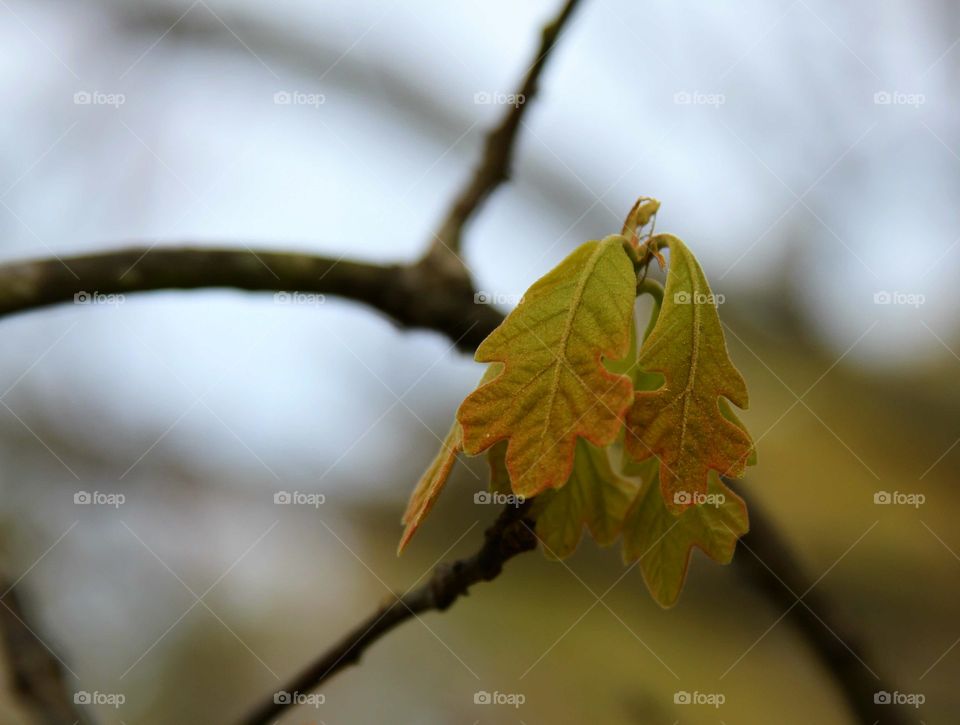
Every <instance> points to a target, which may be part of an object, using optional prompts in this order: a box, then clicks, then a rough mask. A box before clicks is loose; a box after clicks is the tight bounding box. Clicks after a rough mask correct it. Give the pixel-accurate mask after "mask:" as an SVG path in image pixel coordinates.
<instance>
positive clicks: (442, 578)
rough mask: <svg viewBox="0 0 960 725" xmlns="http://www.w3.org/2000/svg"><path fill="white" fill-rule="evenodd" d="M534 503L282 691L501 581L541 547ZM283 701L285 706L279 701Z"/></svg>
mask: <svg viewBox="0 0 960 725" xmlns="http://www.w3.org/2000/svg"><path fill="white" fill-rule="evenodd" d="M529 505H530V504H529V503H524V504H521V505H520V506H508V507H506V508H505V509H504V510H503V511H502V512H501V514H500V516H499V518H497V520H496V521H495V522H494V524H493V525H492V526H491V527H490V528H489V529H487V531H486V533H485V535H484V541H483V546H482V547H480V550H479V551H477V552H476V553H475V554H473V555H472V556H470V557H468V558H466V559H461V560H459V561H455V562H453V563H452V564H441V565H440V566H438V567H437V568H436V569H435V570H434V571H433V575H432V576H431V578H430V580H429V581H428V582H427V583H426V584H424V585H423V586H421V587H419V588H418V589H414V590H412V591H410V592H408V593H407V594H404V595H403V596H397V597H396V598H395V599H394V601H392V602H390V603H389V604H387V605H385V606H383V607H381V608H380V609H379V610H378V611H377V612H375V613H374V614H373V615H371V616H370V617H368V618H367V619H366V620H364V621H363V622H361V623H360V624H359V625H358V626H357V627H355V628H354V629H353V631H351V632H350V633H349V634H347V635H346V636H345V637H343V638H342V639H341V640H340V641H339V642H337V644H335V645H334V646H333V647H331V648H330V649H328V650H327V651H326V652H325V653H324V654H323V655H322V656H321V657H320V659H318V660H317V661H316V662H314V663H313V664H312V665H310V666H309V667H307V668H306V669H305V670H304V671H303V672H302V673H300V674H299V675H298V676H297V677H296V678H295V679H294V680H293V681H291V682H290V683H288V684H287V685H286V686H285V687H284V688H283V691H284V692H288V693H295V692H310V691H311V690H315V689H316V688H317V687H319V686H320V685H321V684H322V683H323V682H325V681H326V680H327V679H328V678H329V677H331V676H332V675H334V674H335V673H337V672H339V671H340V670H341V669H343V668H344V667H346V666H348V665H352V664H356V663H357V662H358V661H359V659H360V657H361V656H362V655H363V653H364V651H365V650H366V649H367V647H369V646H370V645H372V644H373V643H374V642H376V641H377V640H378V639H380V638H381V637H382V636H383V635H385V634H386V633H387V632H390V631H391V630H392V629H393V628H394V627H396V626H398V625H400V624H402V623H403V622H405V621H407V620H408V619H410V618H412V617H415V616H417V615H419V614H422V613H423V612H426V611H429V610H437V611H443V610H445V609H447V608H448V607H450V606H451V605H452V604H453V603H454V602H455V601H456V600H457V599H458V598H460V597H461V596H463V595H465V594H466V593H467V590H468V589H469V588H470V587H471V586H473V585H474V584H476V583H477V582H482V581H491V580H493V579H495V578H496V577H498V576H499V575H500V572H501V571H502V570H503V565H504V564H505V563H506V562H507V561H509V560H510V559H512V558H513V557H514V556H516V555H517V554H521V553H523V552H525V551H530V550H531V549H534V548H536V545H537V539H536V536H535V534H534V533H533V529H532V528H531V524H532V522H530V521H527V520H526V519H525V518H524V517H525V515H526V512H527V509H528V507H529ZM278 699H279V700H281V702H277V700H278ZM290 704H291V703H289V702H288V701H287V699H284V698H276V697H273V696H271V699H270V700H269V701H265V702H264V703H263V704H262V705H261V706H259V707H258V708H257V709H256V710H255V711H254V712H253V713H251V714H250V715H249V716H248V717H247V718H246V719H245V720H244V721H243V722H244V723H245V725H261V724H262V723H269V722H273V721H274V720H275V719H276V718H277V717H278V716H279V715H280V713H281V712H283V711H284V710H285V709H286V708H287V707H289V705H290Z"/></svg>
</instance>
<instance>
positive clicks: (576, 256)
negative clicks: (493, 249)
mask: <svg viewBox="0 0 960 725" xmlns="http://www.w3.org/2000/svg"><path fill="white" fill-rule="evenodd" d="M628 246H629V245H628V243H627V242H626V240H625V239H624V238H623V237H621V236H619V235H613V236H610V237H607V238H606V239H604V240H603V241H599V242H598V241H593V242H587V243H586V244H584V245H582V246H580V247H579V248H577V249H576V250H575V251H574V252H573V253H572V254H570V256H568V257H567V258H566V259H565V260H563V261H562V262H561V263H560V264H559V265H558V266H557V267H556V268H555V269H553V270H552V271H551V272H550V273H548V274H547V275H546V276H544V277H542V278H541V279H540V280H538V281H537V282H536V283H534V285H533V286H532V287H531V288H530V289H529V290H528V292H527V294H526V295H524V298H523V299H522V300H521V302H520V304H519V305H518V306H517V307H516V309H514V310H513V312H511V313H510V315H509V316H508V317H507V319H506V320H504V322H503V323H502V324H501V325H500V326H499V327H498V328H497V329H496V330H494V331H493V333H491V335H490V336H489V337H488V338H487V339H486V340H484V342H483V343H482V344H481V345H480V347H479V348H478V350H477V354H476V359H477V360H478V361H479V362H501V363H504V367H503V371H502V372H501V373H500V374H499V375H498V376H497V377H496V378H494V379H493V380H492V381H491V382H489V383H487V384H485V385H481V386H480V387H479V388H477V390H475V391H474V392H473V393H471V394H470V396H469V397H467V399H466V400H464V402H463V404H462V405H461V406H460V409H459V410H458V411H457V420H458V422H459V423H460V425H461V426H462V428H463V447H464V449H465V450H466V452H467V453H468V454H470V455H476V454H479V453H481V452H483V451H485V450H487V449H488V448H490V446H492V445H494V444H495V443H497V442H498V441H502V440H506V441H507V454H506V465H507V470H508V471H509V475H510V480H511V482H512V485H513V491H514V493H516V494H517V495H520V496H525V497H528V498H529V497H532V496H535V495H537V494H538V493H541V492H542V491H545V490H547V489H550V488H559V487H561V486H563V485H564V484H565V483H566V482H567V479H568V478H569V477H570V472H571V470H572V468H573V456H574V448H575V446H576V442H577V440H578V439H580V438H585V439H586V440H588V441H589V442H591V443H593V444H594V445H597V446H601V447H602V446H605V445H607V444H609V443H610V442H612V441H613V440H614V439H615V438H616V437H617V434H618V433H619V431H620V430H621V429H622V427H623V415H624V413H625V411H626V409H627V407H628V406H629V405H630V402H631V400H632V398H633V387H632V385H631V382H630V379H629V378H628V377H626V376H624V375H617V374H614V373H611V372H609V371H608V370H606V369H605V367H604V364H603V361H604V359H619V358H622V357H624V356H625V355H626V354H627V352H628V346H629V342H630V325H631V320H632V315H633V301H634V298H635V295H636V273H635V271H634V267H633V261H632V259H631V256H630V253H629V252H628V251H627V248H628Z"/></svg>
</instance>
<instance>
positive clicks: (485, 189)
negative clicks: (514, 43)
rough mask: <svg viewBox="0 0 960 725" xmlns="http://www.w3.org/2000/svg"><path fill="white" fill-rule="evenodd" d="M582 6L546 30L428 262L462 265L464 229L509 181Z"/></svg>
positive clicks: (573, 1) (570, 2) (570, 0)
mask: <svg viewBox="0 0 960 725" xmlns="http://www.w3.org/2000/svg"><path fill="white" fill-rule="evenodd" d="M579 2H580V0H567V2H566V4H565V5H564V6H563V8H562V9H561V11H560V14H559V15H557V17H556V18H555V19H554V20H553V21H552V22H551V23H550V24H549V25H547V26H546V27H545V28H544V29H543V32H542V34H541V38H540V47H539V48H538V49H537V54H536V55H535V56H534V60H533V64H532V65H531V66H530V68H529V69H528V70H527V72H526V74H525V75H524V78H523V81H522V82H521V84H520V87H519V89H518V90H517V93H516V97H517V98H518V99H519V102H518V103H516V104H514V105H510V106H507V111H506V114H505V115H504V117H503V120H501V122H500V125H498V126H497V127H496V128H494V129H493V130H492V131H491V132H490V133H489V134H488V135H487V140H486V144H485V145H484V148H483V156H482V157H481V159H480V164H479V166H477V168H476V170H475V171H474V173H473V176H472V177H471V178H470V180H469V181H468V183H467V185H466V186H465V187H464V188H463V189H462V190H461V192H460V193H459V194H458V195H457V197H456V199H455V200H454V202H453V204H452V205H451V207H450V211H449V212H448V213H447V216H446V218H445V219H444V220H443V222H442V223H441V224H440V227H439V228H438V229H437V231H436V232H435V233H434V237H433V241H432V242H431V245H430V249H429V251H428V252H427V258H436V257H446V258H447V259H448V260H452V261H453V262H455V263H459V257H458V255H459V253H460V250H461V237H462V235H463V229H464V227H465V226H466V224H467V222H468V221H469V220H470V218H471V217H472V216H473V215H474V214H475V213H476V212H477V210H478V209H479V208H480V206H481V205H482V204H483V202H484V201H485V200H486V198H487V197H488V196H490V194H491V193H493V191H494V190H495V189H496V188H497V187H498V186H500V184H502V183H503V182H504V181H506V180H507V179H508V178H509V176H510V165H511V162H512V159H513V152H514V147H515V146H516V140H517V132H518V130H519V129H520V123H521V121H523V117H524V115H525V114H526V112H527V108H528V107H529V105H530V102H531V101H532V100H533V98H534V96H535V95H536V94H537V89H538V86H539V82H540V76H541V74H542V73H543V69H544V68H545V67H546V65H547V62H548V61H549V60H550V55H551V54H552V52H553V49H554V48H555V47H556V45H557V41H558V40H559V38H560V34H561V32H563V29H564V27H565V26H566V24H567V22H568V21H569V20H570V17H571V16H572V15H573V11H574V10H576V7H577V5H578V3H579Z"/></svg>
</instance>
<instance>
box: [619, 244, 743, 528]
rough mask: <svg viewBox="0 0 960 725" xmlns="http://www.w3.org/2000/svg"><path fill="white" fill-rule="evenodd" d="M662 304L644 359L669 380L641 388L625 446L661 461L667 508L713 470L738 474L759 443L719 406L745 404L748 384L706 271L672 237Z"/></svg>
mask: <svg viewBox="0 0 960 725" xmlns="http://www.w3.org/2000/svg"><path fill="white" fill-rule="evenodd" d="M660 238H662V239H663V240H664V241H666V243H667V244H668V246H669V247H670V266H669V271H668V274H667V286H666V290H665V292H664V300H663V306H662V308H661V309H660V314H659V316H658V317H657V322H656V324H655V325H654V328H653V330H652V332H651V333H650V335H649V336H648V337H647V339H646V340H645V341H644V343H643V347H642V348H641V350H640V354H639V360H638V364H639V366H640V367H641V368H642V369H643V371H644V372H646V373H660V374H662V375H663V376H664V383H663V385H662V386H661V387H659V388H657V389H656V390H641V391H638V392H637V393H636V395H635V398H634V402H633V405H632V406H631V408H630V411H629V412H628V413H627V435H626V439H625V444H626V447H627V451H628V453H629V454H630V455H631V456H633V458H634V459H635V460H637V461H642V460H644V459H646V458H649V457H651V456H656V457H657V458H659V460H660V464H661V465H660V486H661V489H662V492H663V496H664V500H665V501H666V504H667V506H668V507H669V508H671V509H673V510H675V511H680V510H683V508H685V507H686V505H688V504H685V503H684V501H685V500H690V499H691V497H693V496H695V495H696V494H702V493H705V492H706V491H707V474H708V472H709V471H710V470H714V471H718V472H719V473H721V474H723V475H727V476H739V475H741V474H742V473H743V469H744V466H745V465H746V463H747V460H748V459H749V458H750V454H751V451H752V449H753V443H752V441H751V440H750V436H749V435H748V434H747V432H746V431H745V430H744V429H743V427H742V426H741V425H739V424H738V421H737V419H736V416H733V415H732V411H729V412H730V413H731V415H730V416H729V417H728V416H726V415H724V414H723V412H722V411H721V408H720V403H719V401H720V399H721V396H723V397H725V398H728V399H729V400H730V401H731V402H732V403H734V404H735V405H737V406H738V407H740V408H746V407H747V387H746V384H745V383H744V381H743V377H741V375H740V373H739V372H738V371H737V369H736V368H735V367H734V366H733V363H732V362H731V361H730V358H729V356H728V355H727V347H726V343H725V342H724V338H723V329H722V328H721V327H720V317H719V315H718V314H717V308H716V305H715V303H714V297H713V295H712V293H711V292H710V286H709V285H708V284H707V280H706V277H705V276H704V274H703V270H702V269H701V268H700V265H699V264H698V263H697V260H696V258H695V257H694V256H693V254H692V253H691V252H690V250H689V249H687V247H686V246H685V245H684V244H683V242H681V241H680V240H679V239H677V238H676V237H674V236H671V235H666V234H665V235H660Z"/></svg>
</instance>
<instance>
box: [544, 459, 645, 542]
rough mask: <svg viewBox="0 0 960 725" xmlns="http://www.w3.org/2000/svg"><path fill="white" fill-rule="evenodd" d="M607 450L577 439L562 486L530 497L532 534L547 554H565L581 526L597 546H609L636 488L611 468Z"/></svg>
mask: <svg viewBox="0 0 960 725" xmlns="http://www.w3.org/2000/svg"><path fill="white" fill-rule="evenodd" d="M608 450H609V449H602V448H597V447H596V446H592V445H590V444H589V443H587V442H586V441H584V440H580V441H578V442H577V448H576V454H575V456H574V462H573V473H572V474H571V475H570V480H569V481H567V485H565V486H564V487H563V488H561V489H559V490H557V491H548V492H546V493H543V494H541V495H540V496H538V497H537V498H536V499H534V511H533V513H534V515H535V516H536V521H537V537H538V538H539V539H540V541H541V542H542V543H543V545H544V553H545V554H546V555H547V556H548V557H550V558H554V559H565V558H566V557H568V556H570V554H572V553H573V552H574V550H575V549H576V548H577V545H578V544H579V543H580V538H581V535H582V532H583V527H584V526H586V527H587V529H588V530H589V531H590V533H591V535H592V536H593V539H594V541H596V542H597V544H599V545H600V546H610V545H611V544H612V543H613V542H614V541H616V540H617V537H618V536H620V530H621V528H622V526H623V519H624V516H626V513H627V509H628V508H629V507H630V504H631V503H632V501H633V499H634V498H635V497H636V495H637V491H638V490H639V487H638V485H637V483H636V482H634V481H631V480H629V479H627V478H624V477H623V476H621V475H619V474H617V473H616V472H614V470H613V467H612V466H611V463H610V458H609V455H608Z"/></svg>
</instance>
